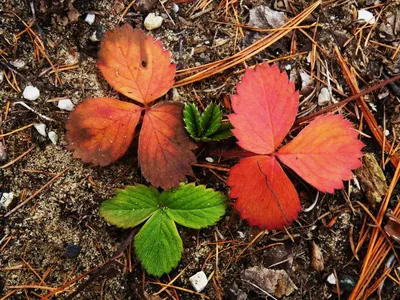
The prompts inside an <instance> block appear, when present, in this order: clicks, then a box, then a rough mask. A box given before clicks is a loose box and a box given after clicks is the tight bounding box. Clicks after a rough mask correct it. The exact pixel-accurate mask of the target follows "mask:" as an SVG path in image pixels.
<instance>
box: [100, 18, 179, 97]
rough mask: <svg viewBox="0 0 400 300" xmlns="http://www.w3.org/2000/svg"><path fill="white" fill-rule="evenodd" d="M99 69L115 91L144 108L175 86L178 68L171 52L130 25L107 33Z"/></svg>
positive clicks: (101, 50)
mask: <svg viewBox="0 0 400 300" xmlns="http://www.w3.org/2000/svg"><path fill="white" fill-rule="evenodd" d="M97 66H98V67H99V69H100V71H101V73H102V74H103V76H104V78H105V79H106V80H107V81H108V83H109V84H110V85H111V86H112V87H113V88H114V89H116V90H117V91H118V92H120V93H122V94H124V95H125V96H127V97H129V98H132V99H134V100H136V101H138V102H140V103H143V104H145V105H147V104H149V103H150V102H152V101H154V100H156V99H157V98H159V97H161V96H162V95H164V94H165V93H166V92H168V90H169V89H170V88H171V87H172V85H173V84H174V77H175V69H176V66H175V65H174V64H171V57H170V54H169V52H168V51H166V50H163V47H162V44H161V42H160V41H154V40H153V38H152V37H151V36H147V35H146V34H145V33H144V32H143V31H142V30H140V29H132V27H131V26H130V25H128V24H126V25H124V26H122V27H120V28H115V29H114V30H112V31H109V32H106V34H105V37H104V38H103V39H102V41H101V46H100V51H99V60H98V62H97Z"/></svg>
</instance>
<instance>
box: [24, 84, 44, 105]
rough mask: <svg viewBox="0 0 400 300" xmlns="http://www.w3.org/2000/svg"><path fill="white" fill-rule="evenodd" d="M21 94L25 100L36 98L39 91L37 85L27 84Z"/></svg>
mask: <svg viewBox="0 0 400 300" xmlns="http://www.w3.org/2000/svg"><path fill="white" fill-rule="evenodd" d="M22 96H23V97H24V98H25V99H26V100H30V101H35V100H36V99H37V98H39V96H40V91H39V89H38V88H37V87H35V86H32V85H28V86H26V87H25V89H24V92H23V93H22Z"/></svg>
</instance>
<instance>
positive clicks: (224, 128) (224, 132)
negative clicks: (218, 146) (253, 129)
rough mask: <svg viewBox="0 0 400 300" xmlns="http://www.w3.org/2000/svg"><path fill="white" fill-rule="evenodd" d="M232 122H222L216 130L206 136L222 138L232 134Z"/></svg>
mask: <svg viewBox="0 0 400 300" xmlns="http://www.w3.org/2000/svg"><path fill="white" fill-rule="evenodd" d="M232 128H233V127H232V124H231V123H229V122H225V123H222V124H221V126H220V127H219V128H218V130H217V131H216V132H214V133H213V134H212V135H211V136H209V137H208V138H209V139H210V140H223V139H227V138H230V137H231V136H232Z"/></svg>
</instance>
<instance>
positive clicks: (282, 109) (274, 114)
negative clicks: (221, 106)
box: [229, 63, 299, 154]
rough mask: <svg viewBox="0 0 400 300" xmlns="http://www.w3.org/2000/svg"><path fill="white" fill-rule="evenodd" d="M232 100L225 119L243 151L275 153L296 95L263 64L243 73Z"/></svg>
mask: <svg viewBox="0 0 400 300" xmlns="http://www.w3.org/2000/svg"><path fill="white" fill-rule="evenodd" d="M236 89H237V95H233V96H232V108H233V110H234V111H235V113H234V114H231V115H229V120H230V121H231V123H232V125H233V127H234V129H233V134H234V135H235V136H236V138H237V139H238V145H239V146H240V147H242V148H243V149H246V150H248V151H251V152H254V153H257V154H270V153H272V152H274V151H275V149H276V147H278V146H279V145H280V144H281V143H282V141H283V139H284V138H285V136H286V135H287V133H288V132H289V129H290V128H291V127H292V125H293V122H294V120H295V117H296V112H297V107H298V104H299V101H298V97H299V94H298V92H297V91H295V89H294V84H293V83H292V82H289V81H288V78H287V75H286V73H281V72H280V71H279V68H278V67H277V66H276V65H274V66H272V67H270V66H269V65H268V64H266V63H264V64H262V65H259V66H257V67H256V69H255V70H252V69H247V70H246V73H245V75H244V76H243V78H242V82H241V83H238V84H237V85H236Z"/></svg>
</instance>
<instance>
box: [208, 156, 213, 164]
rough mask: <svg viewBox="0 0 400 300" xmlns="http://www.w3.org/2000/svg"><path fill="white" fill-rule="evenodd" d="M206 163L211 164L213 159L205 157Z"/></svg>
mask: <svg viewBox="0 0 400 300" xmlns="http://www.w3.org/2000/svg"><path fill="white" fill-rule="evenodd" d="M206 161H208V162H209V163H213V162H214V159H213V158H212V157H206Z"/></svg>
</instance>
